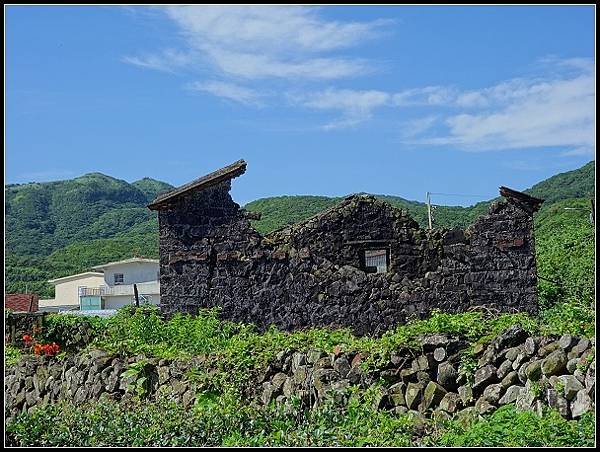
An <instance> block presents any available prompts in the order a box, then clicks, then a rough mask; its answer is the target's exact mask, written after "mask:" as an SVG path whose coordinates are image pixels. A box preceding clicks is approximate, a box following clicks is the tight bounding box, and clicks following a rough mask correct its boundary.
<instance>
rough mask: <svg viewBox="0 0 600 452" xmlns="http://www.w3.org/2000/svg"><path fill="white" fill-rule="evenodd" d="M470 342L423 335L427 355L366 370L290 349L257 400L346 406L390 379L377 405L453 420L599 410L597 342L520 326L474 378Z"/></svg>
mask: <svg viewBox="0 0 600 452" xmlns="http://www.w3.org/2000/svg"><path fill="white" fill-rule="evenodd" d="M465 346H466V343H464V342H462V341H460V340H459V339H458V338H455V337H452V336H448V335H443V334H436V335H431V336H428V337H425V338H423V340H422V350H421V353H414V352H411V351H410V350H408V349H406V350H399V351H398V352H397V353H395V354H393V355H392V357H391V360H390V362H389V363H388V364H387V366H384V368H383V369H382V370H380V371H376V372H373V371H371V372H368V373H367V372H365V371H364V370H362V368H361V365H360V363H361V361H363V360H364V358H365V357H364V356H363V355H361V354H358V353H337V354H336V353H329V354H327V353H323V352H319V351H311V352H309V353H301V352H295V351H292V350H287V351H283V352H281V353H280V354H279V355H278V357H277V359H276V360H275V361H274V362H273V363H272V364H271V365H270V366H269V368H268V369H267V371H266V372H265V375H264V376H263V382H262V385H261V386H260V388H259V389H258V390H257V395H256V398H257V400H258V402H259V403H260V404H263V405H267V404H270V403H277V404H280V405H282V406H288V407H291V406H292V405H293V404H294V403H297V402H299V403H300V404H301V405H302V406H304V407H307V408H310V407H316V406H317V405H319V404H320V403H323V402H324V401H325V400H326V399H330V398H335V399H336V400H338V401H340V402H342V403H343V401H344V399H345V398H347V397H348V393H347V391H345V389H346V388H348V387H349V386H352V385H358V386H359V387H362V388H363V389H365V388H367V387H369V386H371V385H373V384H378V382H380V381H384V382H385V385H384V387H383V390H382V391H380V394H379V397H378V398H376V400H375V401H374V408H376V409H385V410H393V411H395V412H397V413H406V412H409V411H410V412H413V413H415V414H418V415H427V416H434V417H446V418H449V417H451V416H453V415H457V416H458V417H459V418H460V417H462V416H477V415H483V414H487V413H490V412H492V411H493V410H495V409H496V408H498V407H500V406H502V405H506V404H510V403H514V404H516V406H517V408H518V409H521V410H532V411H535V412H537V413H538V414H539V413H541V410H542V409H543V407H545V406H550V407H552V408H555V409H556V410H558V411H559V413H560V414H561V415H562V416H563V417H565V418H567V419H571V418H579V417H580V416H581V415H582V414H583V413H586V412H588V411H593V410H594V406H595V399H594V397H595V396H594V394H595V382H596V377H595V371H596V361H595V358H594V356H595V355H594V340H589V339H577V338H573V337H571V336H563V337H561V338H560V339H558V338H550V337H529V336H528V335H527V334H526V333H525V331H523V330H522V329H520V328H518V327H516V328H511V329H509V330H507V331H506V332H505V333H504V334H503V335H501V336H499V337H498V338H497V339H496V340H494V341H493V342H492V343H491V344H490V345H488V346H487V347H486V348H480V349H479V350H478V352H477V355H478V363H477V366H476V369H475V370H474V373H473V375H472V376H470V377H468V376H467V374H464V373H461V368H460V364H461V356H460V353H459V352H460V351H461V350H463V349H464V347H465Z"/></svg>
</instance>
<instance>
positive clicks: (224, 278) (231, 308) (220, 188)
mask: <svg viewBox="0 0 600 452" xmlns="http://www.w3.org/2000/svg"><path fill="white" fill-rule="evenodd" d="M245 170H246V163H245V162H244V161H243V160H240V161H238V162H235V163H233V164H232V165H229V166H227V167H225V168H222V169H220V170H218V171H215V172H213V173H211V174H208V175H207V176H204V177H202V178H200V179H197V180H195V181H193V182H191V183H189V184H186V185H183V186H181V187H179V188H177V189H175V190H173V191H171V192H169V193H166V194H163V195H161V196H158V198H157V199H156V200H155V201H153V202H152V204H150V205H149V206H148V207H149V208H150V209H152V210H157V211H158V219H159V229H160V284H161V306H162V310H163V313H164V314H166V315H171V314H174V313H176V312H187V313H196V312H198V309H200V308H206V307H215V306H218V307H220V308H221V316H222V318H225V319H229V320H234V321H243V322H252V323H254V324H256V325H257V326H258V327H259V328H261V329H264V328H266V327H268V326H269V325H271V324H273V325H275V326H277V327H278V328H280V329H284V330H294V329H300V328H306V327H310V326H331V327H341V326H347V327H351V328H352V329H353V330H354V332H355V333H356V334H380V333H382V332H383V331H385V330H388V329H390V328H391V327H393V326H395V325H397V324H399V323H404V322H406V321H407V320H408V319H412V318H418V317H424V316H426V315H428V314H429V313H430V312H431V310H432V309H441V310H444V311H447V312H460V311H465V310H468V309H471V308H473V307H480V306H486V307H491V308H493V309H496V310H498V311H503V312H513V311H526V312H529V313H535V311H536V309H537V302H536V282H537V281H536V280H537V276H536V262H535V254H534V237H533V213H534V212H535V211H536V210H537V209H538V208H539V207H540V205H541V203H542V202H543V201H542V200H540V199H536V198H533V197H531V196H528V195H526V194H523V193H520V192H517V191H514V190H511V189H508V188H506V187H501V189H500V194H501V195H503V196H504V198H505V200H504V201H502V202H494V203H493V204H492V205H491V207H490V208H489V212H488V214H487V215H484V216H482V217H480V218H478V219H477V220H476V221H475V222H474V223H473V224H472V225H471V226H469V227H468V228H467V229H466V230H465V231H462V230H444V229H441V230H432V231H429V230H424V229H422V228H420V227H419V225H418V224H417V223H416V222H415V221H414V220H413V219H412V218H411V217H410V216H408V214H407V213H406V212H405V211H403V210H400V209H396V208H394V207H392V206H391V205H390V204H388V203H386V202H384V201H381V200H378V199H376V198H375V197H373V196H368V195H353V196H349V197H347V198H345V199H344V200H343V201H342V202H340V203H339V204H338V205H336V206H334V207H332V208H330V209H328V210H326V211H324V212H322V213H320V214H318V215H316V216H314V217H312V218H309V219H307V220H305V221H302V222H300V223H297V224H294V225H291V226H289V227H286V228H283V229H280V230H277V231H274V232H272V233H269V234H266V235H264V236H263V235H261V234H260V233H259V232H257V231H256V230H255V229H254V228H253V227H252V225H251V223H250V220H251V219H253V218H256V214H252V213H251V212H247V211H245V210H243V209H241V208H240V206H239V205H238V204H236V203H235V202H234V201H233V200H232V198H231V196H230V194H229V191H230V188H231V180H232V179H233V178H235V177H238V176H240V175H242V174H243V173H244V172H245Z"/></svg>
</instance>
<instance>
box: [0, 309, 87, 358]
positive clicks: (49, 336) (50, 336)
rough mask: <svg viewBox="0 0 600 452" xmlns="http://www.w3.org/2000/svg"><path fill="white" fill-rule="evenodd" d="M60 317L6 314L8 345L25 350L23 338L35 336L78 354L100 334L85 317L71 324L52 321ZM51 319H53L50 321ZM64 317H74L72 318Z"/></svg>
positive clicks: (26, 313)
mask: <svg viewBox="0 0 600 452" xmlns="http://www.w3.org/2000/svg"><path fill="white" fill-rule="evenodd" d="M57 315H58V314H50V313H48V312H9V313H7V314H5V322H6V332H7V337H6V343H10V344H11V345H13V346H15V347H18V348H25V346H26V344H25V342H24V341H23V335H25V334H27V335H29V336H32V337H33V338H34V340H40V341H42V342H57V343H58V344H60V346H61V349H62V350H67V351H71V352H74V351H77V350H80V349H82V348H85V347H86V346H88V345H89V344H90V342H91V341H92V340H93V339H94V338H95V337H96V335H97V334H99V331H98V329H97V328H95V327H94V324H93V322H92V321H91V320H90V319H88V318H85V317H77V318H74V319H73V320H74V321H72V322H64V321H52V320H51V319H52V318H56V317H55V316H57ZM49 316H51V317H49ZM61 316H70V317H74V316H73V315H72V314H61Z"/></svg>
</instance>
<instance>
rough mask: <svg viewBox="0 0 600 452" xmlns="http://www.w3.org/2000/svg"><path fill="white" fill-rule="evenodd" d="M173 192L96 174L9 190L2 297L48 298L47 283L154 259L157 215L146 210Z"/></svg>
mask: <svg viewBox="0 0 600 452" xmlns="http://www.w3.org/2000/svg"><path fill="white" fill-rule="evenodd" d="M172 188H173V187H172V186H171V185H169V184H166V183H165V182H160V181H157V180H154V179H150V178H144V179H141V180H138V181H136V182H133V183H131V184H130V183H128V182H126V181H123V180H119V179H115V178H113V177H110V176H106V175H104V174H101V173H90V174H85V175H83V176H81V177H77V178H75V179H71V180H64V181H57V182H47V183H30V184H12V185H7V186H6V187H5V189H4V194H5V199H6V202H5V226H6V244H5V254H6V257H5V265H6V272H5V277H6V284H7V289H6V290H7V291H9V292H21V291H25V290H28V291H30V292H33V291H35V292H37V293H39V294H40V295H41V296H51V295H52V288H51V287H50V286H49V285H48V284H47V283H46V280H47V279H51V278H54V277H60V276H65V275H68V274H72V273H74V272H80V271H85V270H88V269H89V268H90V267H91V266H93V265H98V264H101V263H103V262H107V261H111V260H115V259H119V258H126V257H131V256H132V255H140V256H154V257H156V256H157V255H158V246H157V243H158V237H157V234H156V231H157V228H158V225H157V220H156V214H155V213H154V212H151V211H150V210H148V209H147V208H146V205H147V204H148V203H149V202H150V201H151V200H153V199H154V198H155V197H156V195H157V194H159V193H162V192H164V191H168V190H170V189H172Z"/></svg>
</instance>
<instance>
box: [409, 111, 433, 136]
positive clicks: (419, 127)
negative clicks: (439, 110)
mask: <svg viewBox="0 0 600 452" xmlns="http://www.w3.org/2000/svg"><path fill="white" fill-rule="evenodd" d="M438 121H439V116H437V115H432V116H425V117H422V118H416V119H411V120H408V121H404V122H403V123H401V126H400V132H401V134H402V136H403V137H404V138H412V137H414V136H416V135H421V134H422V133H424V132H425V131H427V130H429V129H431V128H432V127H433V126H434V125H435V124H436V123H438Z"/></svg>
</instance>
